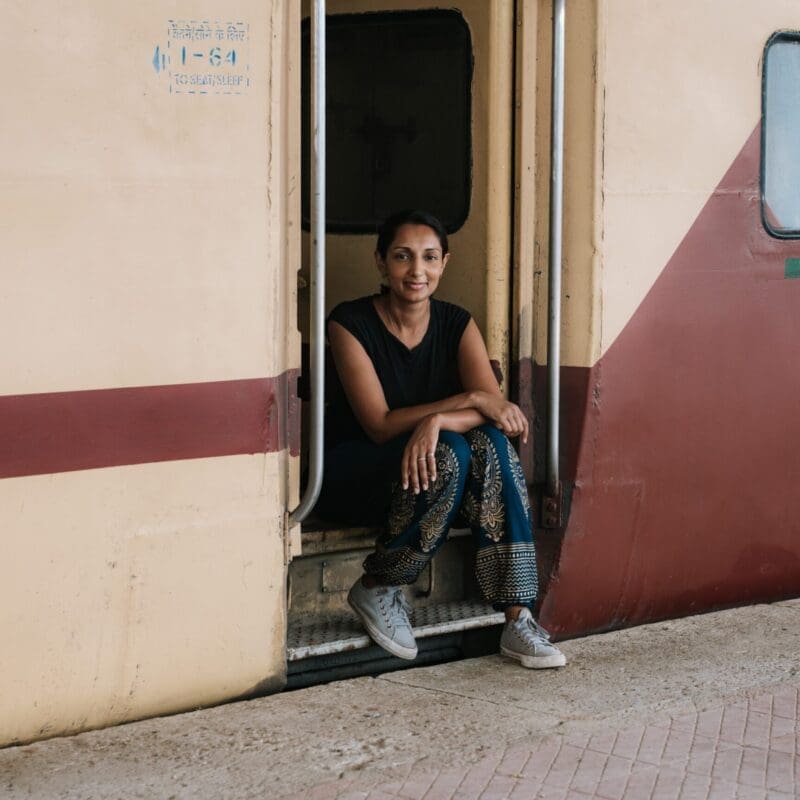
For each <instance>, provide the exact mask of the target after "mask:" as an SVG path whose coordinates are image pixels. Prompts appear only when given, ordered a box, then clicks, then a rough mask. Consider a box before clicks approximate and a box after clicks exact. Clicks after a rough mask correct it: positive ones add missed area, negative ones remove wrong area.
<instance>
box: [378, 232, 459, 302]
mask: <svg viewBox="0 0 800 800" xmlns="http://www.w3.org/2000/svg"><path fill="white" fill-rule="evenodd" d="M449 258H450V254H449V253H448V254H447V255H443V254H442V245H441V243H440V242H439V237H438V236H437V235H436V232H435V231H434V230H433V229H432V228H429V227H428V226H427V225H415V224H407V225H401V226H400V227H399V228H398V229H397V233H396V234H395V237H394V240H393V241H392V243H391V244H390V245H389V248H388V250H387V251H386V258H385V259H384V258H381V255H380V253H376V254H375V260H376V262H377V264H378V269H379V270H380V273H381V275H382V276H383V278H384V280H385V281H386V284H387V285H388V287H389V291H390V292H391V293H392V294H393V295H394V296H395V297H396V298H398V299H400V300H405V301H406V302H410V303H414V302H422V301H425V300H427V299H428V298H429V297H430V296H431V295H432V294H433V293H434V292H435V291H436V287H437V286H438V285H439V279H440V278H441V277H442V273H443V272H444V268H445V265H446V264H447V261H448V259H449Z"/></svg>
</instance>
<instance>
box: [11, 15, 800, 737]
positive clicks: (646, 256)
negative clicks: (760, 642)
mask: <svg viewBox="0 0 800 800" xmlns="http://www.w3.org/2000/svg"><path fill="white" fill-rule="evenodd" d="M318 8H319V5H318V4H317V3H311V2H309V3H306V4H300V3H296V2H294V1H293V0H268V1H267V2H254V1H253V0H243V2H242V3H240V4H239V5H238V6H237V8H236V10H235V12H234V11H232V10H231V9H230V8H229V7H228V6H224V5H220V4H218V3H215V2H213V0H202V1H201V2H196V3H188V4H168V6H165V5H164V4H162V3H155V2H152V0H145V1H144V2H142V3H139V4H137V5H136V6H135V7H133V6H130V7H125V8H122V7H119V8H117V7H110V6H108V4H102V3H98V2H97V0H72V1H71V2H69V3H67V4H66V5H64V6H62V7H59V8H58V9H53V7H52V6H51V5H50V4H46V3H44V2H41V0H33V2H28V3H24V4H23V3H21V2H13V3H11V5H10V6H9V7H8V8H7V10H6V14H7V23H8V25H7V31H8V36H7V41H6V44H7V48H8V50H7V52H8V55H9V56H10V62H9V63H13V64H16V65H18V67H19V68H18V69H17V70H16V72H15V73H14V78H13V80H9V81H8V85H7V87H6V93H5V98H4V99H5V114H4V121H3V125H2V126H0V153H2V164H3V166H2V189H0V198H1V199H2V203H3V210H4V214H3V220H4V223H3V236H2V238H0V247H2V263H3V278H4V281H3V293H2V297H3V314H2V315H0V330H1V331H2V333H3V336H4V340H5V346H4V348H3V352H2V360H0V380H2V385H0V508H2V520H3V528H2V529H3V542H4V547H3V558H2V559H0V587H2V588H1V590H0V591H2V610H0V630H2V632H3V636H4V642H5V646H4V647H3V648H2V649H1V650H0V720H2V725H0V744H11V743H18V742H24V741H31V740H34V739H39V738H43V737H46V736H52V735H58V734H63V733H70V732H76V731H80V730H85V729H88V728H92V727H99V726H104V725H109V724H114V723H119V722H123V721H126V720H132V719H137V718H142V717H145V716H150V715H157V714H165V713H170V712H175V711H180V710H184V709H189V708H195V707H198V706H201V705H209V704H213V703H218V702H222V701H225V700H228V699H232V698H237V697H244V696H248V695H251V694H253V693H264V692H269V691H277V690H280V689H281V688H283V687H284V686H286V685H287V681H288V683H289V685H302V684H303V683H304V682H309V681H312V680H327V679H330V678H332V677H337V676H341V675H346V674H353V673H354V672H356V671H358V670H375V669H386V668H393V667H394V666H396V662H389V661H380V659H379V657H378V656H377V655H376V653H375V651H374V649H373V648H370V647H368V646H367V645H368V642H367V641H366V640H365V637H364V636H363V634H361V633H360V632H359V631H358V630H357V629H354V627H353V625H354V623H353V621H352V620H348V618H347V617H346V616H345V612H344V608H345V603H344V599H345V593H346V589H347V588H348V587H349V582H351V580H352V576H353V575H354V574H356V573H357V572H358V570H359V568H360V562H361V560H362V558H363V555H364V553H365V551H366V550H367V548H368V547H369V543H370V541H371V537H372V536H373V535H374V531H371V530H366V529H348V530H342V529H337V528H336V527H335V526H331V525H325V524H324V523H323V521H321V520H318V519H315V518H313V516H312V517H309V518H307V519H306V520H305V522H304V523H303V525H301V524H300V522H299V518H298V515H297V513H296V509H297V507H298V504H301V502H302V498H303V497H304V496H306V497H307V495H304V492H306V491H307V488H306V484H305V479H304V472H305V471H306V467H307V462H308V461H309V459H310V458H312V457H313V454H312V455H309V446H311V449H312V450H313V441H314V437H315V435H316V434H315V430H316V429H315V425H317V422H315V420H314V418H313V414H312V413H311V412H310V411H309V409H310V408H311V407H312V406H313V405H314V404H315V398H318V397H319V396H320V393H319V391H317V392H316V394H315V393H314V392H312V391H311V389H308V388H307V387H305V385H304V375H305V374H306V373H307V372H308V368H307V366H306V365H305V364H304V363H303V361H304V359H303V353H304V352H305V351H306V349H308V348H312V349H313V348H314V347H316V345H314V343H313V341H312V339H313V338H314V337H313V336H312V333H313V332H314V331H312V328H313V325H310V324H309V320H310V319H311V315H310V313H309V310H308V308H309V302H310V296H311V294H312V292H313V291H314V289H315V287H316V285H317V283H318V281H317V280H316V276H315V274H314V269H313V267H312V260H313V259H312V255H313V251H314V250H315V247H314V242H313V239H314V235H313V230H314V228H313V224H314V214H313V206H312V205H310V204H306V205H305V206H304V203H303V200H302V197H303V195H306V196H308V195H309V194H310V187H309V181H308V180H307V178H308V176H309V175H310V174H311V173H312V171H313V169H314V158H313V157H312V155H310V154H309V152H308V139H309V138H310V137H311V135H312V131H313V121H312V112H311V109H312V107H313V102H312V101H313V98H312V97H311V94H312V93H311V92H310V84H311V75H312V73H311V72H310V71H309V72H308V73H307V77H305V78H304V76H303V72H304V70H307V69H308V61H309V58H310V53H311V51H312V49H313V35H312V28H313V25H312V22H311V21H309V18H311V17H313V16H314V13H315V9H318ZM562 24H563V28H562ZM327 29H328V30H327V38H326V41H327V44H328V57H327V59H326V61H325V63H326V65H327V96H328V104H327V111H328V119H329V121H328V142H327V148H326V154H327V161H328V165H327V169H326V174H327V177H328V198H327V209H326V215H325V219H324V222H325V223H327V224H326V230H327V232H326V234H325V237H324V251H325V253H326V262H327V279H326V281H325V285H324V288H325V301H324V302H325V308H328V309H330V308H331V307H332V306H333V305H334V304H335V303H336V302H338V301H339V300H342V299H345V298H348V297H354V296H357V295H360V294H366V293H369V292H371V291H374V290H375V289H376V287H377V274H376V273H375V271H374V266H373V262H372V250H373V249H374V235H373V234H372V231H374V227H375V223H376V221H377V220H379V219H380V218H381V216H382V215H385V214H386V213H388V212H389V211H391V210H393V209H394V208H395V207H397V206H401V205H419V206H428V207H429V208H430V210H431V211H433V212H434V213H437V214H439V215H440V216H441V217H442V218H443V219H444V220H445V222H446V224H447V226H448V229H449V231H451V249H452V251H453V254H454V255H453V258H452V260H451V263H450V265H449V266H448V270H447V273H446V274H445V277H444V280H443V282H442V286H441V296H442V297H444V298H446V299H448V300H452V301H454V302H457V303H459V304H461V305H463V306H465V307H467V308H469V309H470V311H471V312H472V314H473V315H474V317H475V319H476V321H477V322H478V324H479V326H480V328H481V329H482V331H483V332H484V336H485V338H486V341H487V345H488V348H489V354H490V357H491V358H492V359H493V361H494V362H495V363H496V366H497V369H498V373H499V374H500V375H501V376H502V387H503V390H504V391H505V392H506V393H507V394H508V396H510V397H512V398H513V399H515V400H516V401H517V402H519V403H520V405H521V406H522V407H523V408H524V409H525V410H526V411H527V412H528V413H529V414H530V416H531V418H532V419H533V420H534V421H535V429H536V435H535V437H534V442H533V443H532V444H531V445H530V446H528V447H523V448H521V451H520V455H521V457H522V461H523V465H524V467H525V470H526V476H527V479H528V482H529V485H530V491H531V497H532V500H533V503H534V507H535V510H536V513H535V516H536V524H537V531H536V533H537V536H536V541H537V544H538V546H539V551H540V560H541V566H542V570H543V577H545V579H546V580H545V589H544V591H543V593H542V597H541V607H540V613H541V618H542V621H543V623H544V624H545V626H546V627H548V628H550V629H551V630H552V631H553V632H554V633H556V634H557V635H558V636H559V637H561V638H566V637H573V636H579V635H582V634H586V633H588V632H593V631H601V630H606V629H611V628H615V627H620V626H624V625H631V624H636V623H641V622H646V621H651V620H655V619H661V618H668V617H674V616H679V615H684V614H690V613H696V612H700V611H704V610H709V609H713V608H720V607H724V606H731V605H737V604H745V603H752V602H759V601H764V600H770V599H777V598H783V597H790V596H795V595H797V593H798V590H799V589H800V536H799V535H798V534H799V533H800V531H799V530H798V525H800V523H798V519H800V499H798V493H797V492H796V491H794V488H795V484H796V483H797V482H798V480H800V455H798V449H797V442H798V441H800V415H798V413H797V409H798V400H797V398H798V396H800V362H798V358H797V355H796V346H795V342H796V341H797V340H798V338H800V315H798V313H797V308H798V303H799V302H800V280H798V278H800V241H798V238H799V237H800V188H799V187H800V181H799V180H798V177H800V176H799V175H798V169H799V168H798V164H800V145H798V142H800V116H799V115H798V111H797V109H798V108H800V100H799V99H798V96H797V88H796V87H797V86H798V85H800V55H798V54H799V53H800V33H797V31H798V30H800V13H798V9H797V7H796V2H794V0H769V1H768V2H763V3H760V4H758V7H757V8H756V7H755V5H754V4H753V3H751V2H748V0H699V1H698V0H672V1H671V2H667V1H666V0H568V2H566V3H565V2H563V0H555V2H550V0H461V2H455V3H453V4H452V5H448V6H447V8H441V7H439V6H436V5H435V4H431V3H424V2H420V1H419V0H394V2H386V1H385V0H370V1H369V2H368V1H367V0H328V3H327ZM554 31H555V34H554ZM561 31H563V32H564V34H565V38H564V39H563V40H562V39H561V38H560V35H561ZM562 43H563V47H562ZM562 55H563V71H562V69H561V66H560V65H561V64H562V61H561V60H560V59H561V56H562ZM554 87H555V88H554ZM562 88H563V99H564V115H563V138H562V136H561V127H560V124H559V120H560V119H561V117H560V115H559V113H558V110H559V107H560V103H559V98H560V96H561V95H560V91H561V89H562ZM559 164H563V181H558V180H553V176H554V175H556V176H557V175H558V174H559V169H558V167H559ZM559 198H563V206H562V204H561V203H562V201H561V200H560V199H559ZM561 208H563V224H562V223H561V221H560V218H559V215H558V214H556V213H555V212H556V211H558V210H559V209H561ZM559 254H560V257H557V256H558V255H559ZM554 269H557V272H554V271H553V270H554ZM554 287H555V292H554V294H555V297H554V302H552V303H550V304H548V291H549V290H551V289H553V288H554ZM556 311H558V312H560V315H561V316H560V319H558V318H557V317H554V314H555V312H556ZM559 336H560V342H559V338H558V337H559ZM323 357H324V354H323V353H321V352H320V351H319V348H318V347H316V350H315V352H314V360H315V363H316V360H317V359H321V358H323ZM301 373H302V374H301ZM299 378H300V379H301V380H300V388H299V389H298V379H299ZM559 386H560V396H559V395H558V394H556V393H555V389H557V388H558V387H559ZM312 471H313V470H312ZM312 482H313V477H312ZM292 512H295V514H294V515H292ZM462 533H463V532H460V531H454V532H453V535H452V537H451V541H450V542H449V543H448V544H447V546H446V548H445V551H444V552H443V553H442V554H441V557H440V558H437V560H436V561H435V562H434V565H433V567H432V568H431V570H430V571H429V572H428V573H426V574H425V575H424V576H423V579H422V580H421V581H420V583H419V585H417V586H416V587H415V588H414V590H413V593H414V595H415V604H416V605H417V607H418V619H417V621H416V624H418V625H419V626H421V627H423V628H425V633H426V634H427V635H426V636H425V637H423V641H425V642H426V644H425V646H424V647H421V649H420V661H419V662H418V663H427V662H428V661H432V660H436V659H441V658H452V657H458V656H459V655H464V654H469V653H470V652H477V651H479V650H480V648H481V647H483V646H484V643H485V642H486V641H487V638H488V639H491V636H493V635H495V633H494V632H495V631H496V629H494V628H492V627H491V626H492V625H493V624H494V623H496V622H497V619H496V616H493V615H492V613H491V610H490V609H486V608H485V607H484V606H482V604H481V603H480V599H479V597H478V596H477V594H476V592H475V587H474V586H473V585H472V584H471V582H470V580H469V562H470V557H471V551H470V543H469V537H467V536H463V535H461V534H462ZM481 637H482V638H481Z"/></svg>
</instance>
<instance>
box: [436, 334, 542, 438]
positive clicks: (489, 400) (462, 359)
mask: <svg viewBox="0 0 800 800" xmlns="http://www.w3.org/2000/svg"><path fill="white" fill-rule="evenodd" d="M458 372H459V377H460V378H461V385H462V386H463V387H464V389H465V390H466V391H467V394H468V397H469V401H468V402H469V406H470V407H471V408H474V409H475V410H476V411H478V412H479V413H480V414H482V415H483V417H484V418H485V419H488V420H491V421H492V422H493V423H494V424H495V425H496V426H497V427H498V428H500V430H502V431H503V433H505V434H506V435H507V436H521V437H522V441H523V442H526V443H527V441H528V420H527V419H526V418H525V415H524V414H523V413H522V410H521V409H520V407H519V406H517V405H516V404H514V403H510V402H509V401H508V400H506V399H505V398H504V397H503V395H502V393H501V392H500V386H499V385H498V383H497V380H496V378H495V376H494V372H493V371H492V365H491V363H490V362H489V353H488V352H487V351H486V345H485V344H484V343H483V337H482V336H481V332H480V331H479V330H478V326H477V325H476V324H475V320H472V319H471V320H470V321H469V323H468V324H467V327H466V329H465V330H464V333H463V335H462V336H461V342H460V343H459V346H458ZM473 427H474V426H473ZM447 430H454V429H453V428H450V429H447ZM467 430H469V429H467Z"/></svg>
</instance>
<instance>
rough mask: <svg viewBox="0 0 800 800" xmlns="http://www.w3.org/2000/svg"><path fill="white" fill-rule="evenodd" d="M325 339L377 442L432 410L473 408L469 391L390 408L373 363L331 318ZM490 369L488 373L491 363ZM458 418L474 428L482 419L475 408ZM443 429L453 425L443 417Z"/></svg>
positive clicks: (355, 409)
mask: <svg viewBox="0 0 800 800" xmlns="http://www.w3.org/2000/svg"><path fill="white" fill-rule="evenodd" d="M473 324H474V323H473ZM476 330H477V329H476ZM478 336H480V333H478ZM328 339H329V340H330V343H331V351H332V352H333V359H334V361H335V363H336V370H337V372H338V373H339V380H341V382H342V387H343V388H344V391H345V394H346V395H347V399H348V401H349V402H350V407H351V408H352V409H353V413H354V414H355V415H356V419H357V420H358V421H359V423H360V424H361V427H362V428H363V429H364V431H365V432H366V434H367V436H369V438H370V439H372V441H373V442H376V443H377V444H381V443H383V442H388V441H389V440H390V439H394V437H395V436H399V435H400V434H401V433H407V432H408V431H411V430H414V428H416V427H417V425H418V424H419V423H420V422H421V421H422V420H423V419H425V418H426V417H429V416H430V415H431V414H437V413H443V412H454V411H465V410H468V409H473V408H474V403H475V400H474V398H472V397H471V393H470V392H462V393H460V394H456V395H453V396H452V397H447V398H445V399H444V400H439V401H437V402H435V403H424V404H423V405H419V406H408V407H406V408H396V409H394V410H390V409H389V406H388V405H387V403H386V397H385V396H384V394H383V387H382V386H381V382H380V380H379V379H378V375H377V373H376V372H375V367H374V366H373V364H372V361H371V359H370V357H369V356H368V355H367V352H366V350H364V348H363V346H362V345H361V343H360V342H359V341H358V339H356V337H355V336H353V334H352V333H350V332H349V331H348V330H346V329H345V328H344V327H343V326H341V325H340V324H339V323H338V322H334V321H333V320H331V321H330V322H329V323H328ZM459 360H460V358H459ZM487 364H488V361H487ZM489 371H490V373H491V366H490V367H489ZM459 419H460V420H461V421H462V423H463V422H464V421H466V422H468V421H470V420H474V421H473V422H472V424H471V425H469V426H468V427H465V428H463V430H469V429H470V428H474V427H475V426H476V425H480V424H481V422H483V421H484V420H483V417H482V416H481V415H480V414H478V413H477V412H475V411H472V412H471V413H470V416H469V417H460V418H459ZM459 427H460V426H459ZM444 430H455V429H454V428H449V427H448V426H447V421H445V424H444Z"/></svg>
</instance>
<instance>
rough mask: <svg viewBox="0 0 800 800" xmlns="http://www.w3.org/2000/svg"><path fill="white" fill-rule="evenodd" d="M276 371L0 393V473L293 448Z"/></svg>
mask: <svg viewBox="0 0 800 800" xmlns="http://www.w3.org/2000/svg"><path fill="white" fill-rule="evenodd" d="M296 380H297V373H296V371H295V370H290V371H288V372H286V373H284V374H283V375H280V376H278V377H276V378H253V379H248V380H235V381H219V382H212V383H191V384H176V385H171V386H138V387H133V388H124V389H99V390H89V391H79V392H55V393H46V394H44V393H43V394H27V395H6V396H0V478H10V477H19V476H22V475H37V474H47V473H52V472H68V471H73V470H82V469H93V468H97V467H111V466H119V465H122V464H142V463H146V462H153V461H171V460H176V459H186V458H208V457H213V456H225V455H237V454H244V453H266V452H273V451H276V450H281V449H283V448H284V447H289V448H290V450H291V452H292V454H294V455H296V454H297V452H298V436H297V413H296V405H297V403H296V397H295V383H296Z"/></svg>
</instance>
